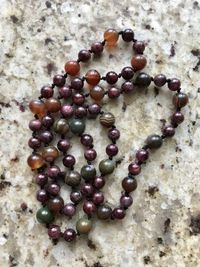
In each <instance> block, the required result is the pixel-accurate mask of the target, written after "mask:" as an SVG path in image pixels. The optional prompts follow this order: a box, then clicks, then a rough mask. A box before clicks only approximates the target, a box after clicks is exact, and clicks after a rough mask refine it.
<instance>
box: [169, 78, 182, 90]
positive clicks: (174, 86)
mask: <svg viewBox="0 0 200 267" xmlns="http://www.w3.org/2000/svg"><path fill="white" fill-rule="evenodd" d="M180 86H181V82H180V80H179V79H176V78H172V79H170V80H169V82H168V88H169V90H171V91H177V90H178V89H180Z"/></svg>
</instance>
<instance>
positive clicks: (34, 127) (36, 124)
mask: <svg viewBox="0 0 200 267" xmlns="http://www.w3.org/2000/svg"><path fill="white" fill-rule="evenodd" d="M41 127H42V123H41V121H40V120H37V119H33V120H31V121H30V122H29V129H30V130H31V131H39V130H40V129H41Z"/></svg>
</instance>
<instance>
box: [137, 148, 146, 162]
mask: <svg viewBox="0 0 200 267" xmlns="http://www.w3.org/2000/svg"><path fill="white" fill-rule="evenodd" d="M148 157H149V152H148V151H147V150H145V149H139V150H138V151H137V152H136V158H137V160H139V161H140V162H145V161H146V160H147V159H148Z"/></svg>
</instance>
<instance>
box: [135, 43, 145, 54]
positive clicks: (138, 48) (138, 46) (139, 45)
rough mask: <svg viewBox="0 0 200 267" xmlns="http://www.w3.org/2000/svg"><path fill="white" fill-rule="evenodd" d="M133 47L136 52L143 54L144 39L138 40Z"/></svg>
mask: <svg viewBox="0 0 200 267" xmlns="http://www.w3.org/2000/svg"><path fill="white" fill-rule="evenodd" d="M133 49H134V51H135V53H136V54H143V52H144V50H145V43H144V42H143V41H136V42H134V44H133Z"/></svg>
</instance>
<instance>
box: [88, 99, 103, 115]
mask: <svg viewBox="0 0 200 267" xmlns="http://www.w3.org/2000/svg"><path fill="white" fill-rule="evenodd" d="M100 111H101V107H100V106H99V105H98V104H96V103H94V104H90V105H89V106H88V112H89V114H90V116H91V117H92V118H93V117H94V118H95V117H96V116H97V115H98V114H99V113H100Z"/></svg>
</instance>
